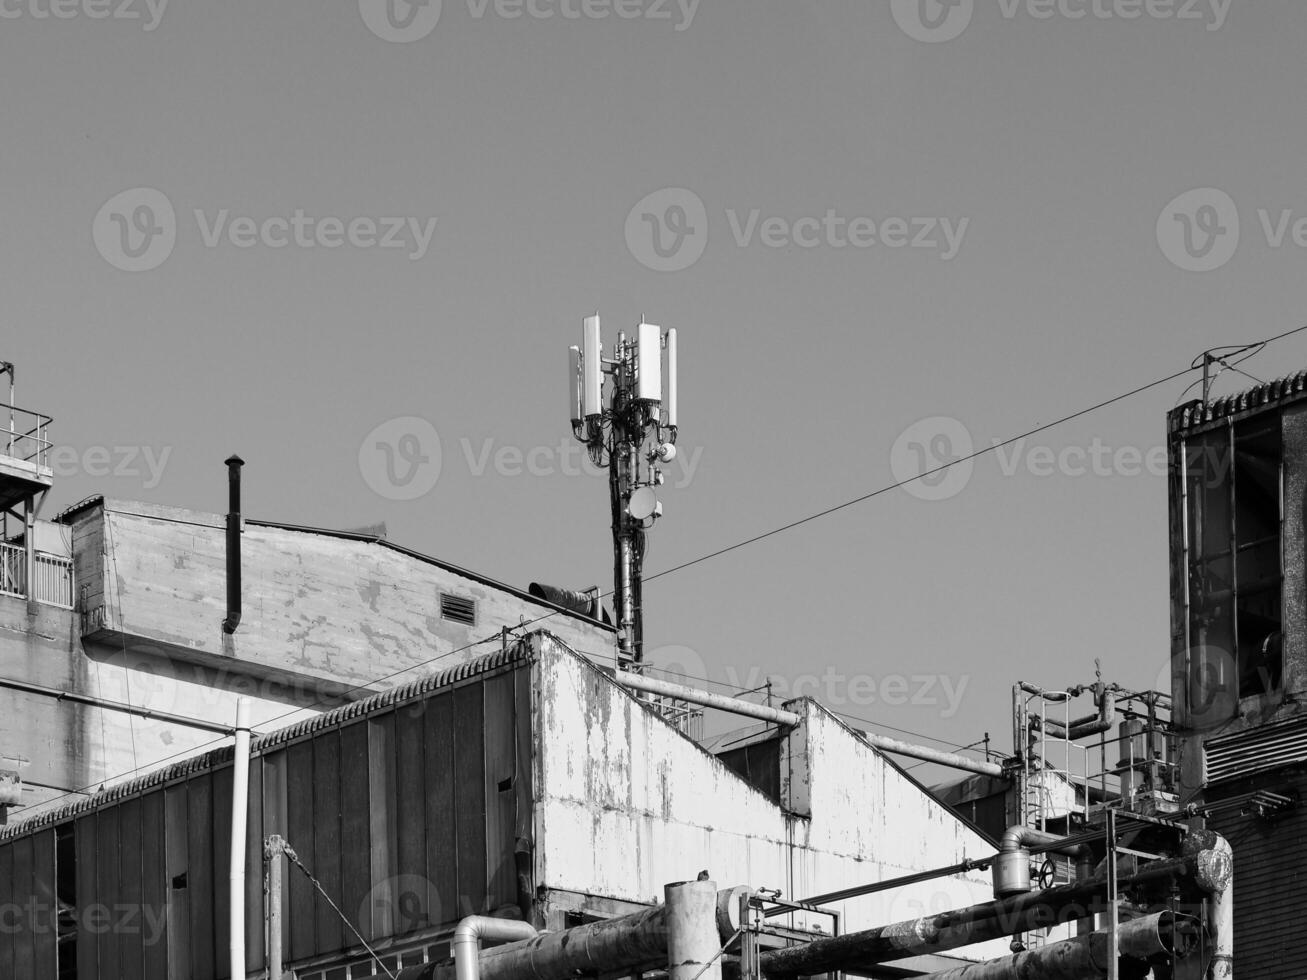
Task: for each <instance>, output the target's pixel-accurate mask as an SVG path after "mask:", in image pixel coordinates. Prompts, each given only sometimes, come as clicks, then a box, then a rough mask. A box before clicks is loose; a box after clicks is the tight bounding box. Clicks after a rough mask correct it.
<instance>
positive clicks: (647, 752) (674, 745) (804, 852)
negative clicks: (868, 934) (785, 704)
mask: <svg viewBox="0 0 1307 980" xmlns="http://www.w3.org/2000/svg"><path fill="white" fill-rule="evenodd" d="M537 669H538V671H539V684H538V692H539V696H538V699H537V703H536V705H535V732H536V752H537V757H536V760H535V766H536V773H535V798H536V817H535V830H536V881H537V884H543V885H544V886H546V887H547V888H551V889H562V890H567V891H575V892H582V893H587V894H591V895H597V896H602V897H605V898H614V899H621V900H625V901H635V902H646V903H648V902H654V901H658V900H660V898H661V896H662V890H663V885H664V884H666V883H667V882H671V881H680V880H685V879H688V878H693V877H694V876H695V875H696V874H698V873H699V871H700V870H704V869H706V870H708V871H709V873H710V874H711V875H712V876H713V878H714V880H715V881H717V882H718V884H719V885H721V886H722V887H727V886H731V885H737V884H749V885H753V886H755V887H759V886H761V887H768V888H780V889H781V890H782V892H783V894H784V895H785V896H786V897H789V898H806V897H808V896H810V895H815V894H819V893H822V892H829V891H834V890H836V889H840V888H844V887H849V886H852V885H858V884H863V883H866V882H871V881H877V880H883V879H886V878H893V877H897V876H900V875H906V874H911V873H913V872H916V871H923V870H927V869H930V868H935V867H940V866H943V865H948V864H953V863H956V862H958V861H961V860H962V859H963V858H966V857H970V858H980V857H984V856H987V855H989V854H991V853H993V845H992V844H990V843H989V842H988V841H986V840H985V839H984V838H983V837H981V836H980V835H979V834H978V833H976V832H975V831H973V830H972V829H971V828H970V827H968V826H967V825H966V824H964V823H962V822H961V821H960V820H958V819H957V818H956V817H955V816H954V815H953V814H952V813H951V812H950V811H949V810H947V809H946V808H945V807H944V806H943V805H942V804H940V803H938V802H937V801H935V800H934V798H933V797H931V796H930V795H929V794H928V793H926V792H925V791H924V790H923V789H922V788H921V787H919V786H918V785H917V784H915V783H914V782H913V781H912V780H910V779H909V778H907V777H906V776H904V775H903V774H902V772H900V771H899V770H898V769H897V768H895V767H894V766H893V765H891V764H890V763H889V762H888V761H887V760H886V758H885V757H884V756H883V755H881V754H880V753H879V752H877V751H876V750H874V749H872V748H871V747H870V746H868V745H867V744H866V743H865V742H863V741H861V739H859V738H858V737H857V736H856V735H855V734H854V733H853V732H852V730H851V729H849V728H848V727H847V726H846V725H844V724H843V723H842V722H840V721H839V720H838V719H837V718H835V717H834V716H833V715H832V714H830V713H829V712H827V711H826V710H825V709H823V708H821V707H820V706H819V705H817V704H816V703H814V702H812V701H808V700H803V701H798V702H794V703H793V704H791V705H789V707H790V708H791V710H795V711H797V712H799V713H800V714H801V716H802V719H803V721H802V724H801V725H800V726H799V727H798V728H797V729H796V730H795V731H794V733H793V736H792V738H791V746H792V751H791V753H790V755H791V757H792V758H791V760H790V761H789V763H788V764H786V763H783V765H787V767H788V769H789V770H790V771H789V772H788V774H786V773H783V774H782V780H783V782H784V781H787V776H788V781H789V782H790V784H791V785H790V790H789V791H790V793H791V796H792V797H794V798H796V799H799V802H800V805H803V801H804V800H806V807H807V808H808V809H809V810H810V813H811V816H810V817H803V816H795V815H792V814H789V813H787V812H786V811H785V810H784V809H782V808H781V807H779V806H777V805H776V804H774V803H772V801H771V800H769V799H768V798H767V797H766V796H764V795H763V794H762V793H761V792H759V791H757V790H755V789H754V788H753V787H752V786H750V785H749V784H747V783H746V782H745V781H744V780H743V779H741V778H740V777H739V776H737V775H736V774H735V773H733V772H731V771H730V770H729V769H727V768H726V766H725V765H723V764H722V763H721V762H719V761H718V760H717V759H716V758H715V757H713V756H712V755H710V754H709V753H707V752H705V751H704V750H703V749H702V748H700V747H699V746H698V745H697V744H695V743H694V742H692V741H690V740H689V739H688V738H685V737H684V736H682V735H681V734H680V733H679V732H677V731H676V730H675V729H674V728H672V727H671V726H670V725H668V724H667V723H666V722H664V721H663V720H662V719H661V718H660V717H658V716H657V715H656V714H655V713H654V712H653V711H651V710H650V709H648V708H646V707H644V705H643V704H641V703H640V702H639V701H637V700H636V699H635V698H634V697H632V696H631V695H630V694H628V693H627V692H626V691H625V690H624V689H623V688H621V687H619V686H618V685H616V684H614V683H613V682H612V681H611V680H609V679H608V678H607V677H606V676H605V675H604V674H603V673H602V672H600V671H598V670H596V669H595V668H594V667H593V666H592V665H590V664H589V663H587V662H586V661H584V660H583V659H582V658H580V657H578V656H576V655H574V654H572V653H570V652H569V651H568V650H567V649H566V648H565V647H563V646H562V645H561V644H555V643H551V642H548V641H546V642H545V643H543V644H542V652H541V660H540V663H539V666H538V668H537ZM992 897H993V895H992V891H991V888H990V884H989V878H988V875H987V873H984V872H974V873H971V874H969V875H962V876H955V877H951V878H944V879H939V880H936V881H933V882H927V883H924V884H921V885H918V886H915V887H912V888H905V889H899V890H896V891H892V892H886V893H883V894H880V895H873V896H868V897H865V898H861V899H855V900H851V901H848V902H844V903H842V904H841V905H840V906H839V907H840V908H841V910H842V912H843V913H844V924H843V929H844V931H852V930H855V929H865V928H869V927H871V926H875V925H879V924H883V923H887V922H894V921H898V920H901V919H910V918H916V917H918V916H921V915H923V914H929V913H933V912H942V911H946V910H948V909H953V908H961V907H964V906H967V905H973V904H977V903H981V902H987V901H989V900H990V899H992ZM1006 953H1007V942H1006V941H997V942H993V943H988V944H983V945H979V946H976V947H972V948H970V949H968V950H966V951H963V952H959V953H954V954H951V955H959V956H964V957H967V958H972V959H990V958H994V957H998V956H1003V955H1005V954H1006Z"/></svg>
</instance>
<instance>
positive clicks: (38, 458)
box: [0, 402, 53, 467]
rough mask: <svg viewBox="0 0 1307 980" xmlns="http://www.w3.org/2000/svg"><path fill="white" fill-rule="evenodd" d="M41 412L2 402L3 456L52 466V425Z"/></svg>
mask: <svg viewBox="0 0 1307 980" xmlns="http://www.w3.org/2000/svg"><path fill="white" fill-rule="evenodd" d="M52 421H53V419H51V418H50V416H48V415H42V414H41V413H40V412H33V411H30V410H28V409H26V408H19V407H18V406H17V405H12V404H8V403H4V402H0V453H3V454H4V455H5V456H9V457H11V458H12V459H21V460H23V461H25V462H30V463H35V464H36V465H37V466H39V467H48V466H49V465H50V458H49V457H50V438H49V433H50V423H51V422H52Z"/></svg>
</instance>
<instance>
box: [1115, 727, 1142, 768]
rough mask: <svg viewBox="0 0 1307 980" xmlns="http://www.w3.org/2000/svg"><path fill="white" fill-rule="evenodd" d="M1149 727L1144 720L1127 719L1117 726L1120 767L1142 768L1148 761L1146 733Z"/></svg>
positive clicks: (1118, 762) (1117, 761)
mask: <svg viewBox="0 0 1307 980" xmlns="http://www.w3.org/2000/svg"><path fill="white" fill-rule="evenodd" d="M1147 727H1148V726H1147V725H1145V724H1144V721H1143V719H1142V718H1127V719H1126V720H1125V721H1123V722H1121V724H1120V725H1118V726H1117V735H1118V738H1117V747H1118V749H1119V751H1118V754H1117V760H1116V764H1117V765H1118V766H1136V767H1137V766H1141V765H1143V763H1144V762H1146V761H1147V759H1148V739H1147V738H1146V737H1145V736H1144V731H1145V729H1146V728H1147Z"/></svg>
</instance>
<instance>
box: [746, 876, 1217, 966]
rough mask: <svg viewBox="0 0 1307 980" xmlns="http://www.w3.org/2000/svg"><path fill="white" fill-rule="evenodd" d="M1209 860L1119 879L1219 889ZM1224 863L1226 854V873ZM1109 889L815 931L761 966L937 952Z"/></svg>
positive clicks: (1073, 910)
mask: <svg viewBox="0 0 1307 980" xmlns="http://www.w3.org/2000/svg"><path fill="white" fill-rule="evenodd" d="M1214 866H1215V863H1214V862H1213V860H1212V854H1211V852H1209V851H1202V852H1200V853H1198V854H1192V855H1190V856H1187V857H1183V858H1175V859H1172V860H1167V861H1157V862H1154V863H1152V864H1148V865H1145V866H1144V867H1142V868H1140V869H1139V871H1137V872H1136V873H1135V874H1132V875H1123V876H1122V877H1121V879H1120V881H1119V883H1118V884H1119V887H1122V888H1124V887H1127V886H1131V885H1139V884H1145V883H1148V882H1156V881H1162V880H1166V879H1168V878H1179V877H1188V876H1193V877H1195V878H1196V879H1197V880H1198V883H1199V884H1200V885H1201V886H1202V887H1203V888H1204V889H1206V890H1208V891H1216V890H1218V889H1219V888H1220V887H1221V886H1222V885H1223V884H1224V882H1222V881H1220V880H1215V879H1213V878H1212V877H1211V876H1210V875H1208V874H1205V873H1203V869H1207V868H1212V867H1214ZM1228 871H1229V863H1228V861H1227V862H1226V864H1225V873H1226V874H1227V876H1228ZM1106 897H1107V879H1106V878H1101V877H1100V878H1094V879H1092V880H1090V881H1087V882H1083V883H1082V882H1076V883H1074V884H1070V885H1061V886H1059V887H1056V888H1049V889H1045V890H1044V891H1041V892H1029V893H1027V894H1023V895H1014V896H1013V897H1011V898H1007V899H1001V900H997V901H993V902H986V903H985V904H983V905H973V906H970V907H969V908H964V909H954V910H952V911H949V912H942V913H940V914H938V915H929V916H925V917H923V918H920V919H908V920H905V921H903V922H894V923H891V924H889V925H884V926H877V927H876V928H874V929H865V930H863V931H861V932H851V933H847V934H846V935H843V936H834V937H832V938H830V939H818V940H815V941H814V942H811V943H808V944H806V945H804V946H792V947H790V948H788V949H776V950H769V951H768V952H765V953H763V954H762V967H763V970H764V972H766V973H767V974H768V975H769V976H811V975H814V974H818V973H831V972H835V971H844V972H846V973H860V972H865V970H866V968H868V967H871V966H873V965H874V964H877V963H886V962H889V961H891V960H898V959H903V958H905V957H908V956H922V955H925V954H927V953H941V952H944V951H946V950H950V949H958V948H960V947H962V946H970V945H971V944H973V943H980V942H987V941H989V940H991V939H1002V938H1003V937H1005V936H1011V935H1014V934H1016V933H1019V932H1027V931H1029V930H1031V929H1040V928H1045V927H1047V926H1054V925H1062V924H1064V923H1065V922H1068V921H1073V920H1075V919H1079V918H1082V917H1084V916H1085V914H1086V913H1087V912H1089V911H1092V910H1094V909H1096V908H1097V907H1098V906H1099V905H1102V904H1103V903H1105V901H1106ZM859 968H862V969H859Z"/></svg>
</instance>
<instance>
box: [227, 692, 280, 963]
mask: <svg viewBox="0 0 1307 980" xmlns="http://www.w3.org/2000/svg"><path fill="white" fill-rule="evenodd" d="M231 778H232V787H231V875H230V880H231V902H230V905H231V918H230V921H229V925H230V930H229V934H230V935H231V977H232V980H245V824H246V818H247V816H248V806H249V802H248V798H249V792H250V702H249V699H248V698H237V699H236V756H235V762H234V765H233V766H232V774H231ZM278 860H280V859H278Z"/></svg>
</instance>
